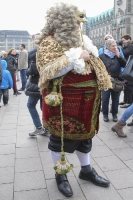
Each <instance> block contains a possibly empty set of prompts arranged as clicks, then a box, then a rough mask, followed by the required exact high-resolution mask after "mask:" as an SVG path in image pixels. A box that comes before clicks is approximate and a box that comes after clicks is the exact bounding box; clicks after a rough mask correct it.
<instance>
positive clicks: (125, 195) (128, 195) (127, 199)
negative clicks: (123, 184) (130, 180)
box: [118, 187, 133, 200]
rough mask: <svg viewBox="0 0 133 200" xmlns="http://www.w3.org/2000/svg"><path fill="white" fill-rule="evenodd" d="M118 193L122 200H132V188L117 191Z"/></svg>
mask: <svg viewBox="0 0 133 200" xmlns="http://www.w3.org/2000/svg"><path fill="white" fill-rule="evenodd" d="M118 193H119V194H120V195H121V197H122V199H123V200H133V187H132V188H126V189H123V190H118Z"/></svg>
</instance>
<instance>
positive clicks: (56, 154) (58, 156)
mask: <svg viewBox="0 0 133 200" xmlns="http://www.w3.org/2000/svg"><path fill="white" fill-rule="evenodd" d="M50 154H51V158H52V161H53V163H54V164H55V163H56V162H57V161H60V159H61V153H60V152H55V151H50Z"/></svg>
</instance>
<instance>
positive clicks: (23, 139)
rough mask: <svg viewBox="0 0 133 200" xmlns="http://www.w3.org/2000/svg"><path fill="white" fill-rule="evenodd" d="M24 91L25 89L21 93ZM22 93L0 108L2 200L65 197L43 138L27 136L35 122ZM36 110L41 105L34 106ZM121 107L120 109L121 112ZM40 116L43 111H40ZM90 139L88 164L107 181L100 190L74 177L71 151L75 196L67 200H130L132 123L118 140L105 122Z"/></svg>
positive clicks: (132, 184) (60, 199)
mask: <svg viewBox="0 0 133 200" xmlns="http://www.w3.org/2000/svg"><path fill="white" fill-rule="evenodd" d="M22 93H23V92H22ZM27 98H28V97H26V96H25V95H24V93H23V94H22V95H19V96H17V97H16V96H14V95H12V91H10V100H9V101H10V104H9V105H8V106H2V107H1V108H0V200H63V199H67V198H65V197H64V196H63V195H62V194H61V193H60V192H59V191H58V189H57V186H56V182H55V179H54V170H53V163H52V161H51V157H50V154H49V150H48V148H47V143H48V138H47V137H45V136H37V137H34V138H31V137H29V134H28V133H29V132H30V131H33V123H32V120H31V117H30V115H29V112H28V110H27V107H26V103H27ZM38 108H39V105H38ZM124 110H125V109H124V108H120V109H119V115H118V117H120V116H121V114H122V113H123V111H124ZM40 115H41V112H40ZM100 118H101V120H100V121H101V124H100V131H99V133H98V135H97V136H95V138H94V139H93V149H92V151H91V165H92V166H93V167H94V168H95V169H96V171H97V172H98V173H99V175H101V176H103V177H105V178H107V179H109V180H110V182H111V185H110V187H109V188H100V187H98V186H95V185H93V184H92V183H90V182H87V181H83V180H81V179H79V178H78V173H79V171H80V165H79V162H78V160H77V157H76V155H75V154H67V159H68V160H69V162H70V163H72V164H74V169H73V171H72V172H70V173H69V174H68V179H69V181H70V183H71V186H72V189H73V192H74V195H73V197H71V198H69V199H71V200H133V127H126V128H124V129H125V131H126V133H127V135H128V137H127V138H124V139H120V138H118V137H117V136H116V135H115V134H114V133H113V132H111V131H110V127H111V126H112V125H113V124H114V122H112V116H111V115H110V121H109V122H108V123H106V122H104V121H103V119H102V113H101V116H100Z"/></svg>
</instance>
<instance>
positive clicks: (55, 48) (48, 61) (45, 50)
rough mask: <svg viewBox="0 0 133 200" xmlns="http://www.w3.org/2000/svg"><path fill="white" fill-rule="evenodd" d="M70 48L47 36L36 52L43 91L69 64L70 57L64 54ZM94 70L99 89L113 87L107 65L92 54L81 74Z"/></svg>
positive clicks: (40, 84)
mask: <svg viewBox="0 0 133 200" xmlns="http://www.w3.org/2000/svg"><path fill="white" fill-rule="evenodd" d="M68 50H69V48H68V47H65V46H61V45H60V44H59V43H58V42H57V41H56V40H55V38H54V37H53V36H47V37H45V38H44V39H43V40H42V41H41V43H40V45H39V47H38V50H37V54H36V60H37V68H38V71H39V74H40V79H39V87H40V90H41V92H42V91H43V89H44V88H47V86H48V84H49V81H50V79H51V78H52V77H53V76H55V75H56V74H58V73H59V72H60V71H61V70H62V69H63V68H64V67H66V66H69V64H70V63H69V58H68V57H67V56H66V55H65V54H64V52H65V51H68ZM92 70H94V72H95V73H96V78H97V84H98V89H99V90H108V89H109V88H112V83H111V80H110V76H109V75H108V72H107V70H106V67H105V65H104V64H103V62H102V61H101V59H100V58H99V57H95V56H94V55H92V54H91V55H90V59H89V61H88V62H87V63H86V65H85V69H84V71H83V72H82V73H81V75H87V74H90V73H91V71H92ZM72 72H73V73H75V74H76V71H74V70H72Z"/></svg>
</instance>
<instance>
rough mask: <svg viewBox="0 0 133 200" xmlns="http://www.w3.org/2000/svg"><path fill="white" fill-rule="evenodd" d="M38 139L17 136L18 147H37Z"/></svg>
mask: <svg viewBox="0 0 133 200" xmlns="http://www.w3.org/2000/svg"><path fill="white" fill-rule="evenodd" d="M36 146H37V140H36V137H29V136H27V137H25V138H20V137H18V138H17V143H16V147H36Z"/></svg>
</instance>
